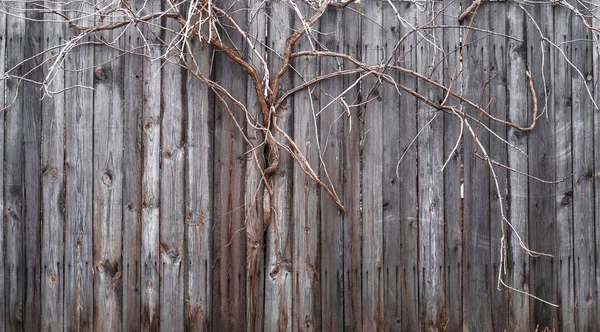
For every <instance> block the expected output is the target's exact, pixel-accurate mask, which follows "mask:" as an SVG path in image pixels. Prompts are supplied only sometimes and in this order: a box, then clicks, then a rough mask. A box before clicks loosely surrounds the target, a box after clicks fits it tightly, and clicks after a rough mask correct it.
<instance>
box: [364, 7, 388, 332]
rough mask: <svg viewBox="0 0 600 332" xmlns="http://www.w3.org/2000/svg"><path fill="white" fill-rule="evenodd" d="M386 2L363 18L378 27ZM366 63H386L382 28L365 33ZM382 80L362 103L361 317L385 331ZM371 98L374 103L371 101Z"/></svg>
mask: <svg viewBox="0 0 600 332" xmlns="http://www.w3.org/2000/svg"><path fill="white" fill-rule="evenodd" d="M382 6H383V2H375V4H373V5H371V6H366V7H365V8H364V15H365V16H366V17H368V18H369V19H370V20H372V21H373V22H375V23H376V24H382V23H383V8H382ZM362 36H363V42H362V49H363V61H364V62H365V63H366V64H368V65H377V64H380V63H383V62H384V61H385V59H384V49H383V47H384V40H383V30H382V29H376V28H374V29H368V30H363V33H362ZM378 83H379V81H378V80H377V79H376V78H375V77H373V76H369V77H367V78H365V81H364V87H363V90H362V92H363V96H362V98H363V101H364V102H367V103H366V104H365V106H364V108H363V119H364V120H363V121H364V123H363V126H364V127H363V131H362V135H363V170H362V197H363V200H362V202H363V210H362V213H363V214H362V227H363V229H362V318H363V329H364V330H367V331H376V330H381V329H382V328H383V275H384V271H383V269H382V268H383V227H384V224H383V203H384V202H383V190H382V188H383V124H384V121H383V119H384V118H383V111H384V109H383V104H382V101H383V97H382V96H381V94H382V87H381V85H380V84H378ZM369 99H371V100H369Z"/></svg>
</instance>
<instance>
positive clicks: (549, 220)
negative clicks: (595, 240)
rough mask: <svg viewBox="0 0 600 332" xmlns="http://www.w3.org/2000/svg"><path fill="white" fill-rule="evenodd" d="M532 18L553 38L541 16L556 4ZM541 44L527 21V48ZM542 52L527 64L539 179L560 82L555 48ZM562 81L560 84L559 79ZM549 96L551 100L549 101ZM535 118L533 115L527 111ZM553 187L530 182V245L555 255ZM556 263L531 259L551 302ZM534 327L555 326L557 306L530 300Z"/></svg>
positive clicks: (545, 166)
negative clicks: (556, 79) (554, 92)
mask: <svg viewBox="0 0 600 332" xmlns="http://www.w3.org/2000/svg"><path fill="white" fill-rule="evenodd" d="M531 11H532V13H533V17H534V18H535V19H536V20H537V21H538V22H540V23H539V28H540V30H541V33H543V35H544V36H546V37H548V38H549V39H551V40H554V39H555V38H554V35H553V33H554V26H553V23H554V21H553V20H540V18H542V17H552V11H553V9H552V7H550V6H542V5H537V6H535V7H533V8H532V9H531ZM540 45H541V38H540V32H539V31H538V30H537V29H536V28H534V27H533V26H531V25H529V26H528V29H527V48H528V49H529V50H533V49H534V48H537V49H539V48H540ZM542 47H543V50H539V51H535V52H533V51H531V52H528V53H527V58H528V60H527V62H528V63H529V64H537V65H530V68H529V70H530V72H531V75H532V78H533V82H534V84H535V93H536V95H537V102H538V114H539V115H538V116H539V119H538V120H539V121H538V122H537V123H536V126H535V130H534V131H532V132H531V133H530V135H528V136H529V137H528V139H529V147H530V148H529V150H528V153H529V158H528V160H529V165H528V166H529V174H531V175H533V176H536V177H538V178H540V179H547V180H553V179H554V178H555V176H554V158H552V156H553V155H554V144H553V143H554V142H553V140H552V139H550V138H551V137H552V132H553V131H554V128H553V126H554V125H553V123H554V118H553V117H554V114H555V112H554V107H553V106H554V105H553V103H546V102H545V100H548V99H549V98H552V88H553V86H554V85H555V84H556V82H553V81H552V70H553V68H552V62H551V57H550V56H551V53H550V50H551V48H550V47H551V46H550V45H549V44H547V43H545V44H544V45H543V46H542ZM559 84H561V83H559ZM550 100H551V99H550ZM527 111H528V113H529V114H532V113H533V98H532V96H531V93H530V94H529V97H528V106H527ZM529 117H530V118H532V115H529ZM554 197H555V186H554V185H551V184H545V183H542V182H540V181H536V180H533V179H530V180H529V218H528V221H529V223H528V224H529V246H530V247H531V249H533V250H536V251H540V252H546V253H549V254H551V255H556V239H557V235H558V234H557V233H556V229H557V225H556V219H555V215H556V213H555V211H554V209H552V208H550V207H552V206H554ZM557 268H558V264H556V261H555V260H554V259H549V258H545V257H542V258H534V259H533V260H531V270H530V280H529V283H530V289H531V291H532V293H533V294H535V295H536V296H539V297H541V298H543V299H545V300H547V301H550V302H552V303H556V300H557V290H558V289H557V288H558V280H557V276H558V273H557V272H558V269H557ZM530 315H531V325H530V327H529V329H530V330H533V329H535V328H536V326H539V328H544V327H548V328H550V329H552V328H556V326H555V319H556V315H557V309H555V308H553V307H551V306H548V305H547V304H545V303H542V302H539V301H531V302H530Z"/></svg>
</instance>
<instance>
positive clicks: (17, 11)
mask: <svg viewBox="0 0 600 332" xmlns="http://www.w3.org/2000/svg"><path fill="white" fill-rule="evenodd" d="M12 7H13V8H11V9H9V11H10V14H11V15H8V17H7V19H6V21H7V30H6V35H5V36H6V39H7V40H6V48H7V49H8V50H13V51H11V52H7V54H6V59H5V61H6V67H7V69H8V70H10V69H12V68H13V67H15V66H16V65H17V64H18V63H20V62H21V61H22V59H24V58H25V44H26V38H24V34H25V29H26V24H25V21H24V20H22V19H19V18H17V17H14V16H13V15H25V12H24V9H25V3H22V2H19V3H14V4H13V6H12ZM25 70H26V69H25V68H24V66H22V65H21V66H19V67H17V68H15V69H14V71H13V72H11V74H12V75H14V76H16V77H14V78H12V79H10V80H7V81H6V90H5V92H6V100H7V102H8V103H9V106H10V107H9V108H8V110H7V111H6V112H5V113H6V120H5V123H4V126H5V128H6V129H5V144H4V149H5V150H4V173H3V174H4V187H3V191H4V200H5V205H4V208H5V209H4V216H5V220H4V227H5V231H4V232H5V233H4V236H5V244H4V250H5V253H4V254H5V256H4V260H5V266H4V280H5V289H4V290H5V293H4V297H5V299H4V305H5V307H4V308H3V309H4V310H5V312H6V331H18V330H22V329H23V323H24V322H23V318H24V317H23V299H24V297H25V293H24V290H25V273H24V271H25V266H24V264H25V261H24V258H25V253H24V251H23V248H24V245H23V232H24V231H25V225H24V224H25V220H24V215H23V212H24V210H23V203H24V202H23V195H24V193H23V191H24V182H25V181H24V174H23V168H24V167H25V165H24V155H23V113H24V107H25V105H24V100H25V99H26V98H24V95H23V92H22V91H21V89H23V82H20V81H19V80H18V77H19V76H21V75H23V74H25V73H26V71H25Z"/></svg>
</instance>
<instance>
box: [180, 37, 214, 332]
mask: <svg viewBox="0 0 600 332" xmlns="http://www.w3.org/2000/svg"><path fill="white" fill-rule="evenodd" d="M192 50H193V52H194V53H195V55H196V62H197V65H198V68H197V69H199V70H200V71H203V72H206V71H208V68H210V65H211V64H210V60H211V55H212V53H211V52H212V50H211V49H209V48H207V47H204V46H201V45H200V43H199V41H198V40H197V39H195V40H193V41H192ZM185 86H186V94H187V95H186V97H187V105H186V107H187V109H186V111H187V114H186V116H187V120H186V121H185V125H186V126H187V127H186V128H184V130H186V152H187V154H186V168H185V187H186V198H185V200H186V203H185V204H186V207H185V209H186V210H185V220H186V236H185V241H186V257H185V258H184V263H183V264H184V269H185V271H186V272H185V273H186V275H185V277H184V278H185V285H186V291H185V294H184V296H185V310H186V313H185V315H184V319H185V320H186V325H185V328H186V330H188V331H206V330H210V327H211V325H210V323H211V320H210V317H211V315H212V314H211V312H212V306H211V303H212V302H211V288H212V272H211V264H212V259H213V254H212V248H211V230H212V227H213V205H212V202H213V190H212V188H213V183H212V178H213V164H212V158H213V153H214V151H213V144H214V143H213V134H214V132H213V130H214V129H213V125H214V123H213V119H214V113H213V112H214V109H213V105H214V99H213V96H212V94H211V92H210V90H209V88H208V87H207V86H206V85H205V84H202V83H201V82H199V81H198V79H197V78H196V77H194V76H192V75H189V74H188V75H187V82H186V84H185Z"/></svg>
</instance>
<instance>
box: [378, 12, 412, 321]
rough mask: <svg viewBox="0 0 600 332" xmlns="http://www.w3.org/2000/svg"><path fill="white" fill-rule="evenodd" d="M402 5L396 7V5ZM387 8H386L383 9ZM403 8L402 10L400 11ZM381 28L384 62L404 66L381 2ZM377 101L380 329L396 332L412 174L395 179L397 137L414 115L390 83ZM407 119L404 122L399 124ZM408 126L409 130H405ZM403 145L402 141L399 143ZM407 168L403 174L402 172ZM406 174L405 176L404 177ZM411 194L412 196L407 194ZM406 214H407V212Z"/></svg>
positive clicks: (395, 26)
mask: <svg viewBox="0 0 600 332" xmlns="http://www.w3.org/2000/svg"><path fill="white" fill-rule="evenodd" d="M398 5H399V6H402V7H404V6H403V5H402V4H397V6H398ZM386 7H387V8H386ZM402 9H404V8H402ZM382 24H383V28H384V37H383V38H384V45H383V47H384V54H383V56H384V59H385V61H387V60H388V59H390V58H391V59H392V60H391V62H390V63H391V64H396V63H397V62H400V63H401V64H402V65H406V63H405V62H404V60H406V58H405V55H406V54H405V53H404V52H403V49H402V48H399V49H396V44H397V43H398V42H399V41H400V39H401V38H402V37H404V33H405V32H406V31H403V30H400V27H401V24H400V22H399V21H398V18H397V17H396V13H394V11H393V10H392V9H391V8H389V6H388V4H386V3H383V23H382ZM387 73H388V75H390V76H391V77H393V78H394V79H398V78H399V77H400V74H398V73H397V72H395V71H393V70H388V71H387ZM381 90H382V91H381V98H382V103H383V112H384V113H383V115H384V118H385V125H384V127H385V130H383V188H382V190H383V224H384V227H385V232H384V235H383V236H384V243H385V246H384V247H383V257H384V265H383V273H384V275H383V289H384V294H383V301H384V306H383V308H384V313H383V314H384V329H385V330H386V331H397V330H400V329H401V326H402V325H401V323H402V311H401V307H400V306H401V303H402V302H404V299H402V298H401V289H402V287H401V284H400V283H399V282H398V281H399V277H400V274H402V273H401V272H400V271H399V270H400V269H402V268H403V266H402V265H401V264H400V261H401V259H402V250H401V247H402V244H401V229H402V225H403V224H404V223H406V222H407V220H406V219H404V218H403V217H404V215H405V214H406V212H405V211H403V210H404V209H406V210H408V211H410V210H411V208H409V207H407V206H403V205H402V203H403V202H402V198H404V196H406V194H407V192H406V191H405V190H404V189H405V188H403V187H402V185H404V184H405V181H406V180H408V181H410V177H411V173H412V174H413V175H414V171H415V169H414V167H412V166H413V165H410V166H409V167H406V166H407V165H408V164H407V163H403V164H402V166H404V167H401V170H402V171H401V174H402V175H401V176H400V179H398V177H397V176H396V165H397V163H398V159H399V158H400V154H401V151H400V144H401V137H402V135H403V134H404V130H408V131H409V132H410V131H411V129H414V128H410V125H411V124H412V125H413V126H412V127H414V121H408V120H409V119H414V116H411V117H407V116H406V115H407V114H408V113H411V112H410V111H409V112H406V111H405V110H404V109H402V108H401V107H402V105H400V94H398V92H397V91H396V88H395V87H394V86H393V85H391V84H385V85H384V86H382V89H381ZM402 120H407V121H405V122H404V121H402ZM406 127H409V128H406ZM402 143H404V142H402ZM408 169H410V171H409V172H407V174H404V171H406V170H408ZM411 171H412V172H411ZM405 175H406V177H405ZM411 194H412V193H411ZM408 211H407V212H408Z"/></svg>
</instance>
